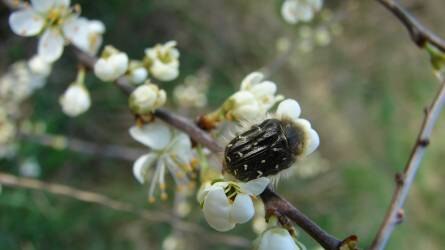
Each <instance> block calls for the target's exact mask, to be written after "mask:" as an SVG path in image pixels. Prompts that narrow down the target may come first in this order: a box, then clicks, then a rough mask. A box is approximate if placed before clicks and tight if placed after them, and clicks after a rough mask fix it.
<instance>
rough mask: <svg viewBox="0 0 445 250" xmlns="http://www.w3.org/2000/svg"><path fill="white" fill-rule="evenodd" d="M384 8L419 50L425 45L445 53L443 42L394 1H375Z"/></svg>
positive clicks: (444, 43) (444, 42)
mask: <svg viewBox="0 0 445 250" xmlns="http://www.w3.org/2000/svg"><path fill="white" fill-rule="evenodd" d="M377 1H378V2H380V3H381V4H382V5H383V6H385V7H386V8H387V9H388V10H389V11H390V12H392V14H394V16H396V17H397V18H398V19H399V20H400V22H401V23H402V24H403V26H405V28H406V29H407V30H408V32H409V34H410V36H411V39H412V40H413V42H414V43H415V44H416V45H417V46H419V47H420V48H424V47H425V45H426V43H427V42H428V43H430V44H432V45H434V46H436V47H437V48H438V49H439V50H441V51H442V52H445V40H443V39H442V38H440V37H439V36H437V35H436V34H434V32H432V31H430V30H429V29H428V28H426V27H425V26H423V25H422V24H421V23H420V22H419V21H418V20H417V19H416V18H415V17H414V16H413V15H411V14H410V13H409V12H408V11H407V10H405V8H404V7H403V6H402V5H400V3H399V2H398V1H396V0H377Z"/></svg>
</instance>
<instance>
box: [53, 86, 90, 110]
mask: <svg viewBox="0 0 445 250" xmlns="http://www.w3.org/2000/svg"><path fill="white" fill-rule="evenodd" d="M59 102H60V105H61V106H62V110H63V112H64V113H65V114H67V115H68V116H71V117H74V116H78V115H80V114H82V113H84V112H85V111H87V110H88V109H89V108H90V105H91V100H90V94H89V93H88V90H87V89H86V88H85V87H84V86H82V85H80V84H71V85H70V86H69V87H68V89H67V90H66V91H65V93H64V94H63V95H62V96H61V97H60V100H59Z"/></svg>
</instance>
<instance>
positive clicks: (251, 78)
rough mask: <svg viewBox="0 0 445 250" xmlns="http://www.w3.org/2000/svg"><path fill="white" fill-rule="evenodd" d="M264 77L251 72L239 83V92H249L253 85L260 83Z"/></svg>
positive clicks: (258, 73)
mask: <svg viewBox="0 0 445 250" xmlns="http://www.w3.org/2000/svg"><path fill="white" fill-rule="evenodd" d="M263 78H264V75H263V74H262V73H260V72H252V73H250V74H248V75H247V76H246V77H245V78H244V79H243V81H242V82H241V90H249V89H250V88H251V87H252V86H253V85H255V84H257V83H259V82H261V80H263Z"/></svg>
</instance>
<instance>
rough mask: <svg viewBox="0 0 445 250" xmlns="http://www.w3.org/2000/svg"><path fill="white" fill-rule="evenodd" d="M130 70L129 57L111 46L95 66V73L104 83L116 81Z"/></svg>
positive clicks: (106, 48) (107, 47)
mask: <svg viewBox="0 0 445 250" xmlns="http://www.w3.org/2000/svg"><path fill="white" fill-rule="evenodd" d="M127 69H128V56H127V54H125V53H124V52H120V51H119V50H117V49H116V48H114V47H113V46H111V45H108V46H106V47H105V49H104V50H103V52H102V55H101V57H100V58H99V59H98V60H97V62H96V64H95V65H94V73H95V74H96V76H97V77H98V78H99V79H101V80H102V81H104V82H110V81H114V80H116V79H117V78H119V77H120V76H122V75H123V74H125V72H126V71H127Z"/></svg>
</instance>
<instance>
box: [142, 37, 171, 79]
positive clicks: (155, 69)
mask: <svg viewBox="0 0 445 250" xmlns="http://www.w3.org/2000/svg"><path fill="white" fill-rule="evenodd" d="M175 46H176V42H175V41H169V42H167V43H165V44H157V45H156V46H154V47H153V48H149V49H146V50H145V59H144V61H145V62H146V64H147V65H148V68H149V71H150V74H151V75H153V76H154V77H155V78H157V79H158V80H161V81H171V80H174V79H175V78H176V77H178V75H179V51H178V49H176V48H175Z"/></svg>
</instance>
